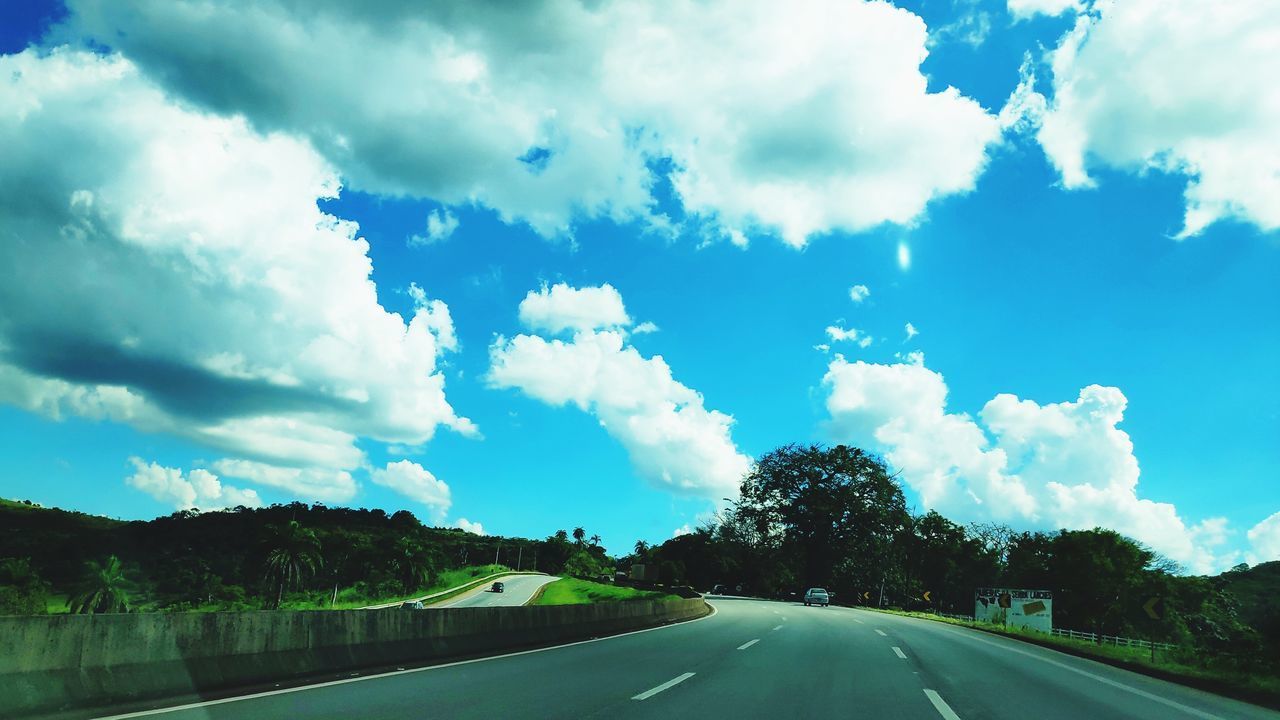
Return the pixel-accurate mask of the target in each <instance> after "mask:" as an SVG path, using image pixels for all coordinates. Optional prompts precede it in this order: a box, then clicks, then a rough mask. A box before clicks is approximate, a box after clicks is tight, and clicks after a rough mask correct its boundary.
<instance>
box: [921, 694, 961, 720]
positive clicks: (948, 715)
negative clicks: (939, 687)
mask: <svg viewBox="0 0 1280 720" xmlns="http://www.w3.org/2000/svg"><path fill="white" fill-rule="evenodd" d="M924 695H925V697H927V698H929V702H931V703H933V709H934V710H937V711H938V714H939V715H941V716H942V717H943V718H945V720H960V716H959V715H957V714H956V711H955V710H952V709H951V706H950V705H948V704H947V701H946V700H943V699H942V696H941V695H939V694H938V693H936V692H934V691H933V690H925V691H924Z"/></svg>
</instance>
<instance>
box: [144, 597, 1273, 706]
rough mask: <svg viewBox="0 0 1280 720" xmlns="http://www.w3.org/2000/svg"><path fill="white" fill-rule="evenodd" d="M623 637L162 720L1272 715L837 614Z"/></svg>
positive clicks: (963, 639) (1041, 653)
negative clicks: (253, 719)
mask: <svg viewBox="0 0 1280 720" xmlns="http://www.w3.org/2000/svg"><path fill="white" fill-rule="evenodd" d="M713 604H714V605H715V607H716V608H717V612H716V614H715V615H713V616H710V617H707V618H704V619H701V620H695V621H692V622H687V623H681V624H678V625H672V626H668V627H662V628H658V629H654V630H648V631H641V632H638V633H632V634H629V635H622V636H617V637H612V638H604V639H600V640H595V641H588V642H585V643H577V644H572V645H566V646H562V647H558V648H550V649H545V650H535V651H530V652H524V653H519V654H514V655H507V656H503V657H497V658H488V659H481V660H475V661H467V662H462V663H455V664H451V665H441V666H437V667H434V668H426V669H421V670H408V671H403V672H400V673H396V674H392V675H385V676H379V677H371V678H359V679H353V680H348V681H338V682H337V683H331V684H327V685H323V686H313V687H310V688H305V689H296V690H288V691H282V692H276V693H274V694H265V695H262V696H257V697H250V698H245V699H239V700H233V701H221V702H220V703H219V704H208V705H203V706H195V707H188V708H185V709H179V710H175V711H171V712H165V713H163V715H164V716H165V717H166V718H167V719H170V718H171V719H172V720H197V719H199V720H223V719H231V718H261V719H264V720H268V719H274V718H280V719H282V720H283V719H284V718H334V719H335V720H337V719H339V718H341V719H343V720H345V719H346V718H355V717H358V718H388V719H390V718H395V719H397V720H399V719H401V718H486V719H489V720H491V719H492V718H661V719H662V720H670V718H672V717H741V718H756V717H779V718H787V719H788V720H790V719H791V718H821V719H822V720H831V719H832V718H886V719H889V718H910V719H913V720H917V719H918V720H938V719H939V718H942V719H943V720H956V719H957V718H964V719H965V720H977V719H979V718H981V719H982V720H988V719H997V720H999V719H1004V718H1008V719H1009V720H1014V719H1016V720H1026V719H1027V718H1035V719H1036V720H1077V719H1078V718H1089V719H1090V720H1121V719H1125V720H1129V719H1131V718H1138V719H1139V720H1143V719H1150V720H1157V719H1158V720H1169V719H1170V718H1175V719H1176V718H1202V719H1207V720H1212V719H1213V718H1280V713H1274V712H1271V711H1269V710H1265V709H1262V708H1258V707H1255V706H1252V705H1247V704H1244V703H1240V702H1236V701H1233V700H1228V699H1225V698H1221V697H1218V696H1215V695H1210V694H1207V693H1203V692H1200V691H1197V690H1192V689H1189V688H1184V687H1181V686H1178V685H1173V684H1170V683H1166V682H1162V681H1159V680H1154V679H1151V678H1147V677H1144V676H1141V675H1135V674H1133V673H1129V672H1127V671H1124V670H1119V669H1116V668H1111V667H1109V666H1105V665H1100V664H1098V663H1094V662H1090V661H1088V660H1082V659H1079V658H1075V657H1071V656H1068V655H1063V654H1061V653H1057V652H1054V651H1052V650H1047V649H1044V648H1040V647H1037V646H1034V645H1027V644H1024V643H1019V642H1017V641H1015V640H1006V639H1003V638H999V637H995V636H991V635H987V634H984V633H979V632H976V631H972V630H967V629H964V628H957V627H953V626H949V625H944V624H941V623H934V622H930V621H927V620H916V619H911V618H903V617H897V616H890V615H884V614H880V613H873V612H869V611H864V610H851V609H847V608H837V607H831V608H820V607H813V608H806V607H804V606H803V605H800V604H798V603H796V604H787V603H773V602H764V601H751V600H715V601H713Z"/></svg>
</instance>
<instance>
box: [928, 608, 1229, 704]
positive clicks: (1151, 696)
mask: <svg viewBox="0 0 1280 720" xmlns="http://www.w3.org/2000/svg"><path fill="white" fill-rule="evenodd" d="M925 622H933V621H932V620H926V621H925ZM940 629H941V628H940ZM944 632H952V631H951V629H950V628H949V627H948V628H947V629H946V630H944ZM954 632H955V634H957V635H960V636H962V637H965V638H967V639H969V640H973V641H974V642H980V643H985V644H987V645H990V646H992V647H997V648H1000V649H1001V650H1002V651H1004V652H1013V653H1017V654H1019V655H1026V656H1027V657H1030V658H1035V659H1036V660H1039V661H1041V662H1046V663H1049V664H1050V665H1053V666H1054V667H1059V668H1062V669H1063V670H1067V671H1070V672H1073V673H1076V674H1077V675H1083V676H1085V677H1087V678H1091V679H1093V680H1097V681H1098V682H1100V683H1102V684H1103V685H1110V686H1111V687H1113V688H1116V689H1117V690H1124V691H1126V692H1131V693H1133V694H1134V695H1137V696H1138V697H1143V698H1146V699H1148V700H1151V701H1153V702H1158V703H1160V704H1162V705H1167V706H1168V707H1171V708H1174V709H1177V710H1181V711H1182V712H1184V713H1187V714H1188V715H1194V716H1196V717H1199V718H1204V720H1224V719H1223V718H1222V717H1221V716H1219V715H1214V714H1213V713H1208V712H1205V711H1203V710H1199V709H1196V708H1193V707H1191V706H1190V705H1183V704H1182V703H1180V702H1177V701H1176V700H1170V699H1168V698H1165V697H1161V696H1159V695H1155V694H1153V693H1149V692H1147V691H1146V690H1139V689H1138V688H1136V687H1130V686H1128V685H1125V684H1124V683H1122V682H1117V681H1115V680H1112V679H1111V678H1107V677H1103V676H1101V675H1095V674H1094V673H1091V672H1089V671H1088V670H1081V669H1080V668H1078V667H1073V666H1071V665H1068V664H1067V663H1063V662H1058V661H1057V660H1051V659H1049V658H1047V657H1043V656H1041V655H1037V654H1035V653H1032V652H1027V651H1026V650H1020V649H1018V648H1016V647H1010V644H1012V643H1016V642H1017V641H1016V640H1011V641H1009V644H1006V643H998V642H992V641H990V640H986V639H983V638H979V637H973V636H972V635H970V634H969V633H967V632H965V631H963V630H959V629H957V630H955V631H954ZM972 632H979V631H976V630H975V631H972ZM1054 652H1056V651H1054Z"/></svg>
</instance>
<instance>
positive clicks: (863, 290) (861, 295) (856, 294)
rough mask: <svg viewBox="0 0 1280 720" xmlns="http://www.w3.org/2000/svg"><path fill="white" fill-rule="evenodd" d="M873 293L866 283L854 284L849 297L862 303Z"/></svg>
mask: <svg viewBox="0 0 1280 720" xmlns="http://www.w3.org/2000/svg"><path fill="white" fill-rule="evenodd" d="M870 295H871V290H870V289H868V288H867V286H866V285H854V286H853V287H851V288H849V299H850V300H852V301H854V302H856V303H860V302H862V301H863V300H866V299H867V298H868V297H869V296H870Z"/></svg>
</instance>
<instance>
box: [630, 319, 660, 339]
mask: <svg viewBox="0 0 1280 720" xmlns="http://www.w3.org/2000/svg"><path fill="white" fill-rule="evenodd" d="M656 332H658V326H657V325H654V324H653V323H651V322H649V321H648V320H645V321H644V322H642V323H640V324H639V325H637V326H635V327H633V328H631V334H632V335H647V334H649V333H656Z"/></svg>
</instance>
